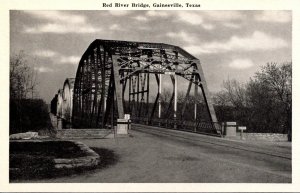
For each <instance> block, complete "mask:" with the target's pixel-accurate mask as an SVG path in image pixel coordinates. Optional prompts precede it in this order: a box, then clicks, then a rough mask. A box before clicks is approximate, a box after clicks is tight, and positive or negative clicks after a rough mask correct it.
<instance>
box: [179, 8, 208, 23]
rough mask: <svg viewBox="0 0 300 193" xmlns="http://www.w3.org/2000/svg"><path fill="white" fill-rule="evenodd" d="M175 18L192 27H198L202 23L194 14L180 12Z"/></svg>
mask: <svg viewBox="0 0 300 193" xmlns="http://www.w3.org/2000/svg"><path fill="white" fill-rule="evenodd" d="M177 16H178V18H179V19H180V20H181V21H184V22H187V23H189V24H192V25H199V24H202V23H203V18H202V16H201V15H200V14H199V13H196V12H192V11H180V12H179V13H178V15H177Z"/></svg>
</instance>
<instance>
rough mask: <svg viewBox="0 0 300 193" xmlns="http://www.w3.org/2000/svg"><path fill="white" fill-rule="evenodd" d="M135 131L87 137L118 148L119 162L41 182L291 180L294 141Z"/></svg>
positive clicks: (91, 143) (144, 128) (97, 144)
mask: <svg viewBox="0 0 300 193" xmlns="http://www.w3.org/2000/svg"><path fill="white" fill-rule="evenodd" d="M130 134H131V137H128V138H120V139H115V140H112V139H110V140H108V139H106V140H99V139H98V140H97V139H92V140H91V139H86V140H81V141H82V142H84V143H85V144H87V145H88V146H90V147H91V148H107V149H111V150H113V151H114V152H115V153H116V154H117V155H118V157H119V160H118V161H117V163H115V165H111V166H110V167H108V168H105V169H97V170H95V171H89V172H88V173H87V174H81V175H74V176H68V177H62V178H57V179H51V180H43V181H39V182H79V183H83V182H149V183H150V182H153V183H155V182H156V183H158V182H165V183H166V182H191V183H192V182H195V183H201V182H212V183H213V182H215V183H218V182H244V183H249V182H253V183H278V182H279V183H290V182H291V170H292V168H291V146H290V143H256V144H254V143H248V142H238V141H232V140H226V139H222V138H217V137H211V136H203V135H200V134H195V133H187V132H181V131H174V130H168V129H163V128H155V127H148V126H134V127H133V129H132V130H130Z"/></svg>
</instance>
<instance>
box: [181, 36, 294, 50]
mask: <svg viewBox="0 0 300 193" xmlns="http://www.w3.org/2000/svg"><path fill="white" fill-rule="evenodd" d="M287 46H288V43H287V42H286V41H285V40H284V39H281V38H278V37H273V36H271V35H267V34H265V33H263V32H260V31H255V32H253V34H252V35H251V36H248V37H238V36H232V37H231V38H230V39H229V40H228V41H224V42H216V41H214V42H209V43H204V44H202V45H201V46H197V45H191V46H187V47H185V48H186V49H187V50H188V51H190V52H191V53H193V54H214V53H224V52H229V51H262V50H263V51H266V50H275V49H280V48H284V47H287Z"/></svg>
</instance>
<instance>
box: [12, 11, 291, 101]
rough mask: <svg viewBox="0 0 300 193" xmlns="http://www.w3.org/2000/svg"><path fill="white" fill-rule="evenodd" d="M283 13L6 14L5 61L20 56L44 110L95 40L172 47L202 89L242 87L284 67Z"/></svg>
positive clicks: (287, 37)
mask: <svg viewBox="0 0 300 193" xmlns="http://www.w3.org/2000/svg"><path fill="white" fill-rule="evenodd" d="M291 17H292V15H291V11H200V10H199V11H152V10H151V11H125V10H124V11H120V10H119V11H10V54H11V55H14V54H17V53H18V52H20V50H24V51H25V53H26V54H27V60H28V61H29V62H30V63H31V64H34V68H35V69H36V70H37V71H38V76H39V86H38V91H39V96H40V97H41V98H43V99H45V100H46V102H49V101H50V100H51V98H52V97H53V96H54V95H55V93H56V92H57V90H58V89H59V88H61V87H62V85H63V82H64V80H65V78H67V77H75V73H76V70H77V66H78V62H79V60H80V57H81V55H82V54H83V53H84V51H85V50H86V49H87V47H88V46H89V44H90V43H91V42H92V41H93V40H95V39H114V40H128V41H148V42H159V43H169V44H173V45H178V46H180V47H182V48H184V49H185V50H187V51H188V52H190V53H191V54H193V55H194V56H196V57H197V58H199V59H200V61H201V63H202V67H203V70H204V74H205V78H206V80H207V82H208V88H209V90H210V91H212V92H216V91H219V90H220V89H221V88H222V82H223V80H226V79H228V78H230V79H237V80H238V81H240V82H246V81H248V80H249V78H250V77H251V76H253V75H254V73H255V72H256V71H258V70H259V69H260V66H262V65H264V64H266V63H267V62H278V63H282V62H287V61H291V60H292V46H291V42H292V34H291V30H292V21H291Z"/></svg>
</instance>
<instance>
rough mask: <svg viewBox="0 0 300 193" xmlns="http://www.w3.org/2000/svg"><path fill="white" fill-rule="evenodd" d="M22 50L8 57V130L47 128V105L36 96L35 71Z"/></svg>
mask: <svg viewBox="0 0 300 193" xmlns="http://www.w3.org/2000/svg"><path fill="white" fill-rule="evenodd" d="M27 58H28V57H27V55H26V54H25V52H24V51H21V52H19V53H18V54H16V55H13V56H12V57H11V58H10V69H9V78H10V84H9V87H10V89H9V96H10V98H9V107H10V110H9V132H10V134H12V133H19V132H26V131H38V130H40V129H48V128H49V127H50V125H51V123H50V122H49V115H48V106H47V104H46V103H45V102H44V101H43V100H42V99H39V98H38V92H37V85H38V81H37V71H36V70H35V69H34V65H33V62H29V61H28V60H27Z"/></svg>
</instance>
